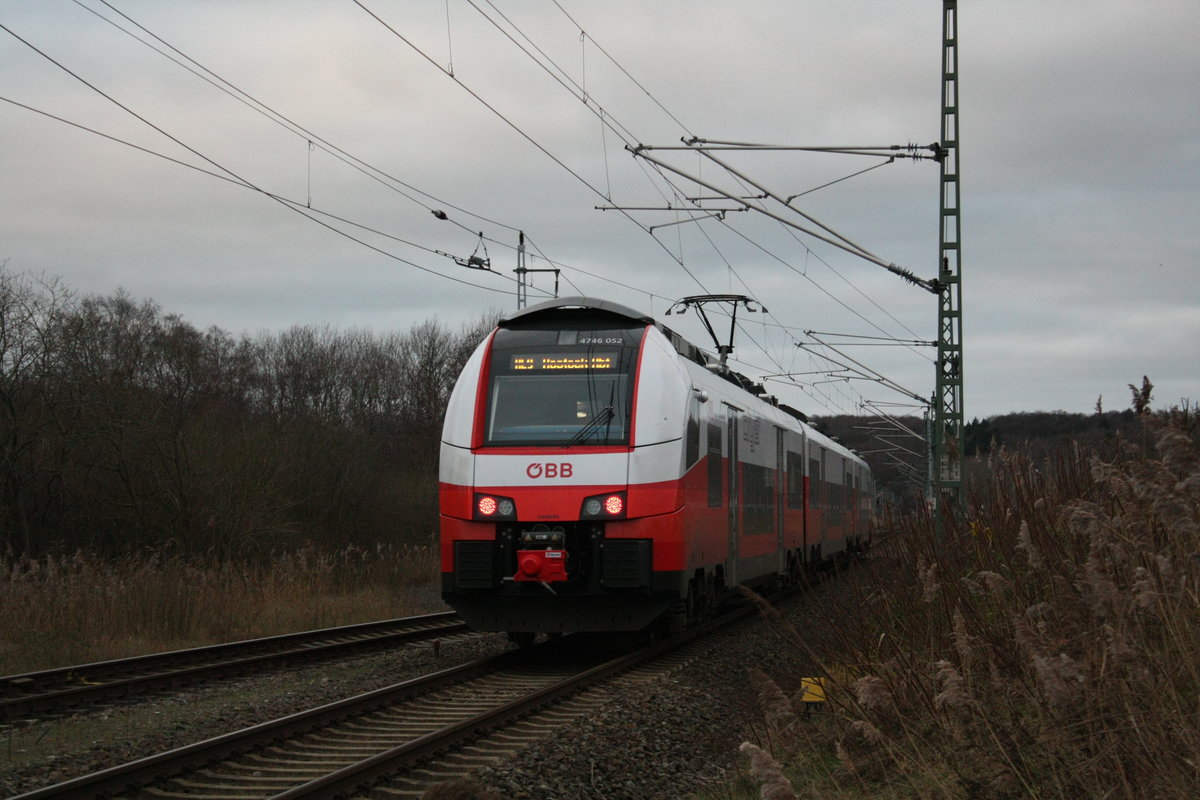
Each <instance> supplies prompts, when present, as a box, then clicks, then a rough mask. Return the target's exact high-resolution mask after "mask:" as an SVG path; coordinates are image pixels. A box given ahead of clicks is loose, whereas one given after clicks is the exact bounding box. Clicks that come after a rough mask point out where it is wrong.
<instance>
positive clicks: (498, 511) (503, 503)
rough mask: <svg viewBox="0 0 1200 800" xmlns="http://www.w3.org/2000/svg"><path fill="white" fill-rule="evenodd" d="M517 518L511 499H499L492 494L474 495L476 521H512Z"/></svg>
mask: <svg viewBox="0 0 1200 800" xmlns="http://www.w3.org/2000/svg"><path fill="white" fill-rule="evenodd" d="M516 518H517V504H516V503H514V502H513V499H512V498H511V497H501V496H499V495H494V494H476V495H475V519H477V520H514V519H516Z"/></svg>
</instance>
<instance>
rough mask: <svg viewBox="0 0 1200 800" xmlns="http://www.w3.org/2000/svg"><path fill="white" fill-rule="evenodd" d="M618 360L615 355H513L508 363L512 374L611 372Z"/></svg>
mask: <svg viewBox="0 0 1200 800" xmlns="http://www.w3.org/2000/svg"><path fill="white" fill-rule="evenodd" d="M619 363H620V359H619V358H618V357H617V355H616V354H615V353H613V354H607V355H605V354H600V353H591V354H588V353H579V354H564V353H515V354H513V355H512V356H511V358H510V361H509V368H510V369H512V370H513V372H577V371H581V370H591V371H593V372H612V371H614V370H616V369H617V366H618V365H619Z"/></svg>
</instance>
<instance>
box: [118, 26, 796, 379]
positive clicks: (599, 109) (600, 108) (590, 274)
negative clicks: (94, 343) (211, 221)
mask: <svg viewBox="0 0 1200 800" xmlns="http://www.w3.org/2000/svg"><path fill="white" fill-rule="evenodd" d="M105 5H107V6H109V7H110V8H111V5H110V4H108V3H105ZM359 5H361V4H359ZM489 5H492V4H491V3H489ZM556 5H557V3H556ZM493 7H494V6H493ZM560 9H561V6H560ZM563 13H564V14H565V13H566V12H565V11H564V12H563ZM567 16H568V18H570V17H569V15H567ZM572 22H574V20H572ZM447 27H448V28H449V25H448V26H447ZM580 32H581V36H582V35H585V34H584V32H583V29H582V28H580ZM586 35H587V40H588V41H591V42H592V43H593V44H594V45H595V46H596V47H597V48H598V49H599V50H600V51H601V52H604V53H605V55H606V56H608V53H607V51H604V50H603V48H602V47H601V46H600V45H599V43H597V42H596V41H595V40H594V39H593V38H592V37H591V35H590V34H586ZM448 36H449V30H448ZM609 58H610V60H612V61H613V63H614V64H617V62H616V61H615V59H612V58H611V56H609ZM617 66H618V67H619V66H620V65H619V64H617ZM620 69H621V71H622V72H624V73H625V74H626V75H627V76H628V77H629V78H630V80H634V79H633V76H632V75H629V73H628V72H627V71H626V70H625V69H624V68H623V67H620ZM451 72H453V70H451ZM450 77H452V78H454V76H453V74H451V75H450ZM454 79H455V80H456V81H458V79H457V78H454ZM634 82H635V83H637V82H636V80H634ZM637 85H638V86H639V88H643V90H644V87H642V86H641V84H637ZM589 86H590V83H589ZM593 88H594V87H593ZM585 94H586V93H585ZM647 94H649V92H648V91H647ZM656 102H657V101H656ZM485 105H486V103H485ZM592 105H594V106H595V109H596V110H594V111H593V113H596V114H597V115H598V116H601V117H603V116H609V111H608V109H605V108H604V107H603V106H600V105H599V104H598V103H595V102H594V101H593V103H592ZM659 105H660V106H661V104H659ZM589 107H591V106H589ZM663 109H664V111H665V110H666V109H665V107H663ZM667 113H669V112H667ZM672 118H673V119H674V117H673V115H672ZM675 121H676V122H677V123H678V120H677V119H675ZM680 124H681V123H680ZM681 127H682V124H681ZM606 130H612V128H608V127H606V126H604V123H603V121H602V132H603V131H606ZM306 141H308V140H306ZM547 155H550V154H549V153H547ZM551 157H552V158H553V156H551ZM555 160H557V159H555ZM181 163H183V162H181ZM189 166H192V168H195V167H194V165H189ZM639 166H640V167H642V168H643V169H644V168H645V165H644V164H642V163H640V162H639ZM568 171H571V170H569V169H568ZM651 171H653V172H655V173H656V174H658V175H659V177H665V176H663V175H662V173H661V171H660V170H651ZM222 177H223V176H222ZM223 179H225V178H224V177H223ZM583 182H584V183H585V184H588V182H587V181H583ZM668 183H669V181H668ZM245 188H251V189H253V190H254V191H259V192H263V193H264V194H267V195H268V196H270V194H271V193H269V192H266V191H265V190H264V189H262V188H260V187H257V186H253V185H247V186H246V187H245ZM589 188H592V189H593V191H597V190H596V189H595V188H594V187H591V186H590V185H589ZM417 191H420V190H417ZM597 194H599V195H600V196H606V195H609V196H610V195H611V189H610V190H609V191H608V192H603V191H597ZM276 197H278V196H277V195H276ZM284 202H288V201H286V199H284ZM426 202H428V201H426ZM431 206H432V207H438V206H446V207H447V208H453V207H454V206H453V205H452V204H450V203H447V202H445V201H440V200H439V201H437V202H436V203H432V204H429V205H427V206H426V207H431ZM317 213H322V214H325V213H327V212H319V211H318V212H317ZM465 213H471V212H465ZM632 221H634V222H635V224H638V225H639V227H642V228H643V229H644V230H645V229H646V226H645V225H642V224H641V223H639V222H637V220H632ZM456 222H457V221H456ZM350 224H354V223H350ZM458 224H461V223H458ZM497 224H502V223H497ZM463 227H466V226H463ZM651 227H653V226H651ZM467 229H468V230H472V231H474V230H476V228H473V227H472V228H467ZM650 232H651V234H652V231H650ZM374 233H376V234H380V235H386V234H382V232H380V231H377V230H376V231H374ZM393 238H395V237H393ZM706 238H711V237H707V235H706ZM488 241H489V242H492V241H496V240H495V239H493V238H489V239H488ZM409 244H411V243H409ZM501 244H504V245H505V246H506V247H507V246H509V245H507V244H506V243H503V242H502V243H501ZM414 246H416V245H414ZM661 246H662V245H661V244H660V247H661ZM713 247H714V250H717V251H718V252H719V248H718V246H717V245H716V243H714V244H713ZM664 250H665V251H666V252H668V254H669V255H670V256H671V257H672V258H673V259H675V260H677V261H679V262H683V261H684V260H685V259H684V254H683V252H682V251H680V253H679V255H678V257H676V256H675V255H674V254H673V253H671V252H670V251H669V250H667V249H666V248H664ZM537 252H538V253H539V254H540V257H542V258H546V257H545V255H544V254H541V253H540V251H537ZM721 257H722V259H723V260H725V261H726V262H728V261H729V259H728V258H727V257H725V256H721ZM546 261H547V262H548V263H556V264H558V263H561V262H552V261H551V260H550V259H548V258H546ZM682 265H683V264H682V263H681V266H682ZM569 268H571V269H573V270H578V272H579V274H583V275H587V276H588V277H591V278H595V279H597V280H603V281H605V282H608V283H611V284H612V285H617V286H622V287H624V288H628V289H631V290H633V291H638V292H642V293H644V294H646V295H647V296H649V297H651V298H652V299H653V298H655V297H657V295H655V294H654V293H652V292H647V291H645V290H643V289H639V288H637V287H634V286H631V285H630V284H627V283H621V282H620V281H615V280H613V279H612V278H610V277H608V276H603V275H598V274H596V273H594V272H588V271H586V270H582V269H579V268H578V267H569ZM684 269H685V271H688V270H687V267H686V266H684ZM689 274H691V272H690V271H689ZM730 275H731V277H736V279H737V280H738V281H739V282H741V283H742V284H743V285H745V284H746V281H745V280H744V279H743V276H741V275H737V274H736V272H735V271H730ZM692 277H693V279H694V280H696V282H697V284H698V285H700V286H701V288H703V283H702V282H700V281H699V280H698V279H697V278H696V276H695V275H692ZM568 280H569V279H568ZM460 282H462V281H460ZM663 299H664V300H667V299H670V298H663ZM779 327H780V329H781V330H785V331H786V330H788V328H787V327H786V326H783V325H779ZM763 335H764V336H766V329H765V328H764V330H763ZM751 341H753V339H752V340H751ZM764 352H765V353H766V354H767V355H768V357H770V358H772V360H776V359H775V358H774V357H773V356H772V355H771V353H770V352H767V351H766V350H765V349H764Z"/></svg>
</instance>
